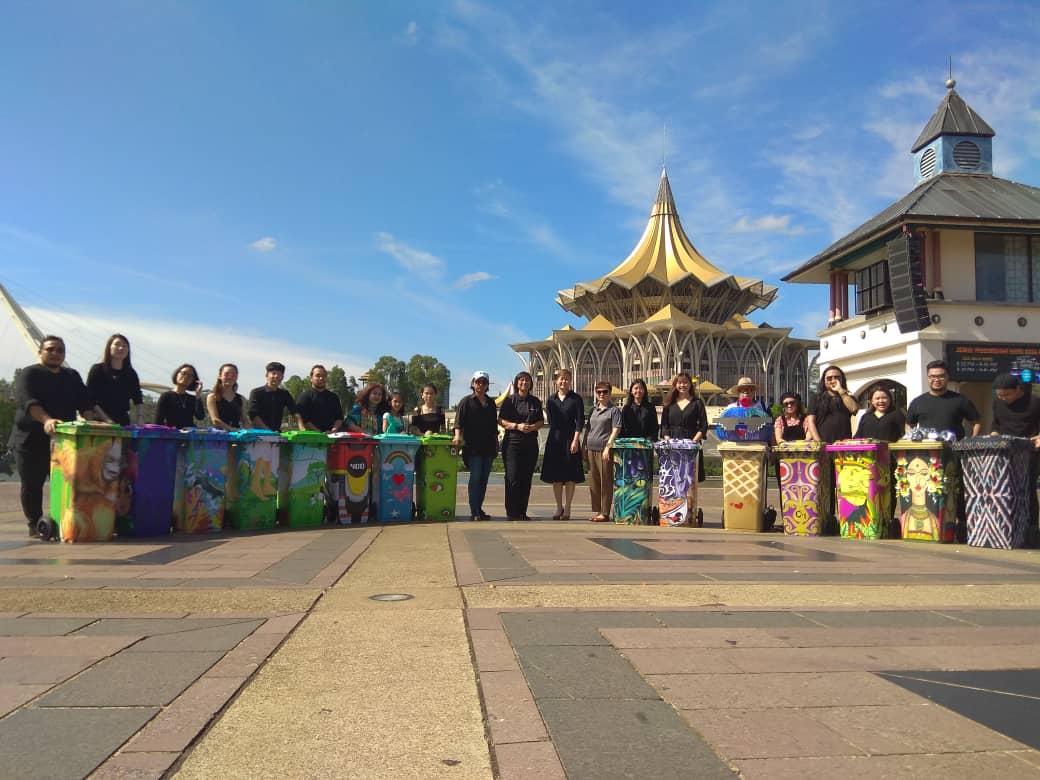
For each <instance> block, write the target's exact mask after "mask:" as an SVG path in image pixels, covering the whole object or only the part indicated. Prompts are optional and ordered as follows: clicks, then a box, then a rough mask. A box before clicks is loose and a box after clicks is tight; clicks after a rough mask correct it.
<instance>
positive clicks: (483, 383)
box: [452, 371, 498, 520]
mask: <svg viewBox="0 0 1040 780" xmlns="http://www.w3.org/2000/svg"><path fill="white" fill-rule="evenodd" d="M490 382H491V377H490V376H488V372H487V371H476V372H474V374H473V378H472V379H471V380H470V382H469V386H470V388H471V389H472V390H473V392H472V393H470V394H469V395H467V396H466V397H465V398H463V399H462V400H461V401H459V405H458V406H457V407H456V409H455V438H454V439H453V440H452V444H454V445H455V446H456V447H458V446H459V445H460V444H461V445H462V462H463V463H464V464H465V465H466V468H467V469H468V470H469V514H470V519H471V520H490V519H491V516H490V515H489V514H487V513H486V512H485V511H484V496H485V495H486V494H487V484H488V477H489V476H490V475H491V464H492V463H493V462H494V460H495V455H497V454H498V409H497V408H495V402H494V401H492V400H491V399H490V398H488V387H489V385H490Z"/></svg>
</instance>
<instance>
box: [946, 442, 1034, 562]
mask: <svg viewBox="0 0 1040 780" xmlns="http://www.w3.org/2000/svg"><path fill="white" fill-rule="evenodd" d="M953 450H954V452H956V453H957V455H958V457H959V458H960V465H961V474H962V476H963V480H964V493H965V509H966V514H967V519H968V544H969V545H971V546H972V547H995V548H998V549H1001V550H1010V549H1013V548H1018V547H1024V546H1025V545H1026V541H1027V537H1028V534H1029V526H1030V524H1031V522H1032V517H1031V510H1030V506H1029V491H1031V490H1036V485H1034V484H1030V482H1031V479H1030V475H1031V469H1030V466H1031V454H1032V451H1033V442H1032V441H1031V440H1029V439H1027V438H1024V437H1020V436H972V437H969V438H966V439H961V440H960V441H956V442H954V443H953Z"/></svg>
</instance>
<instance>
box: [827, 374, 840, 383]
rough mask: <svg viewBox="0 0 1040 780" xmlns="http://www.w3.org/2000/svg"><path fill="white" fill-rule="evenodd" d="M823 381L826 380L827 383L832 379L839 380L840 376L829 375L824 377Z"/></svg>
mask: <svg viewBox="0 0 1040 780" xmlns="http://www.w3.org/2000/svg"><path fill="white" fill-rule="evenodd" d="M824 379H826V380H827V381H828V382H830V381H831V380H832V379H841V375H840V374H831V375H830V376H825V377H824Z"/></svg>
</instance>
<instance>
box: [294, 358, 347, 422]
mask: <svg viewBox="0 0 1040 780" xmlns="http://www.w3.org/2000/svg"><path fill="white" fill-rule="evenodd" d="M328 377H329V374H328V372H327V371H326V370H325V366H322V365H316V366H314V368H312V369H311V377H310V378H311V386H310V387H309V388H308V389H307V390H304V391H303V392H302V393H300V397H299V398H297V399H296V417H297V419H298V420H299V426H300V430H301V431H323V432H324V433H338V432H339V430H340V429H341V428H342V427H343V405H342V404H340V402H339V396H338V395H336V394H335V393H334V392H332V391H331V390H329V389H327V388H326V387H325V383H326V382H327V381H328Z"/></svg>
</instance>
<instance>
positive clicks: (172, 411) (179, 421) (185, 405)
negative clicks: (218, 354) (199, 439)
mask: <svg viewBox="0 0 1040 780" xmlns="http://www.w3.org/2000/svg"><path fill="white" fill-rule="evenodd" d="M172 379H173V390H167V391H166V392H165V393H163V394H162V395H160V396H159V406H158V407H157V408H156V410H155V424H156V425H168V426H170V427H171V428H193V427H195V421H196V420H201V419H202V418H203V417H205V416H206V409H205V408H204V407H203V405H202V382H201V381H199V372H198V371H196V370H195V366H193V365H192V364H191V363H182V364H181V365H179V366H177V368H176V369H175V370H174V372H173V377H172ZM188 390H194V391H195V395H188Z"/></svg>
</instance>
